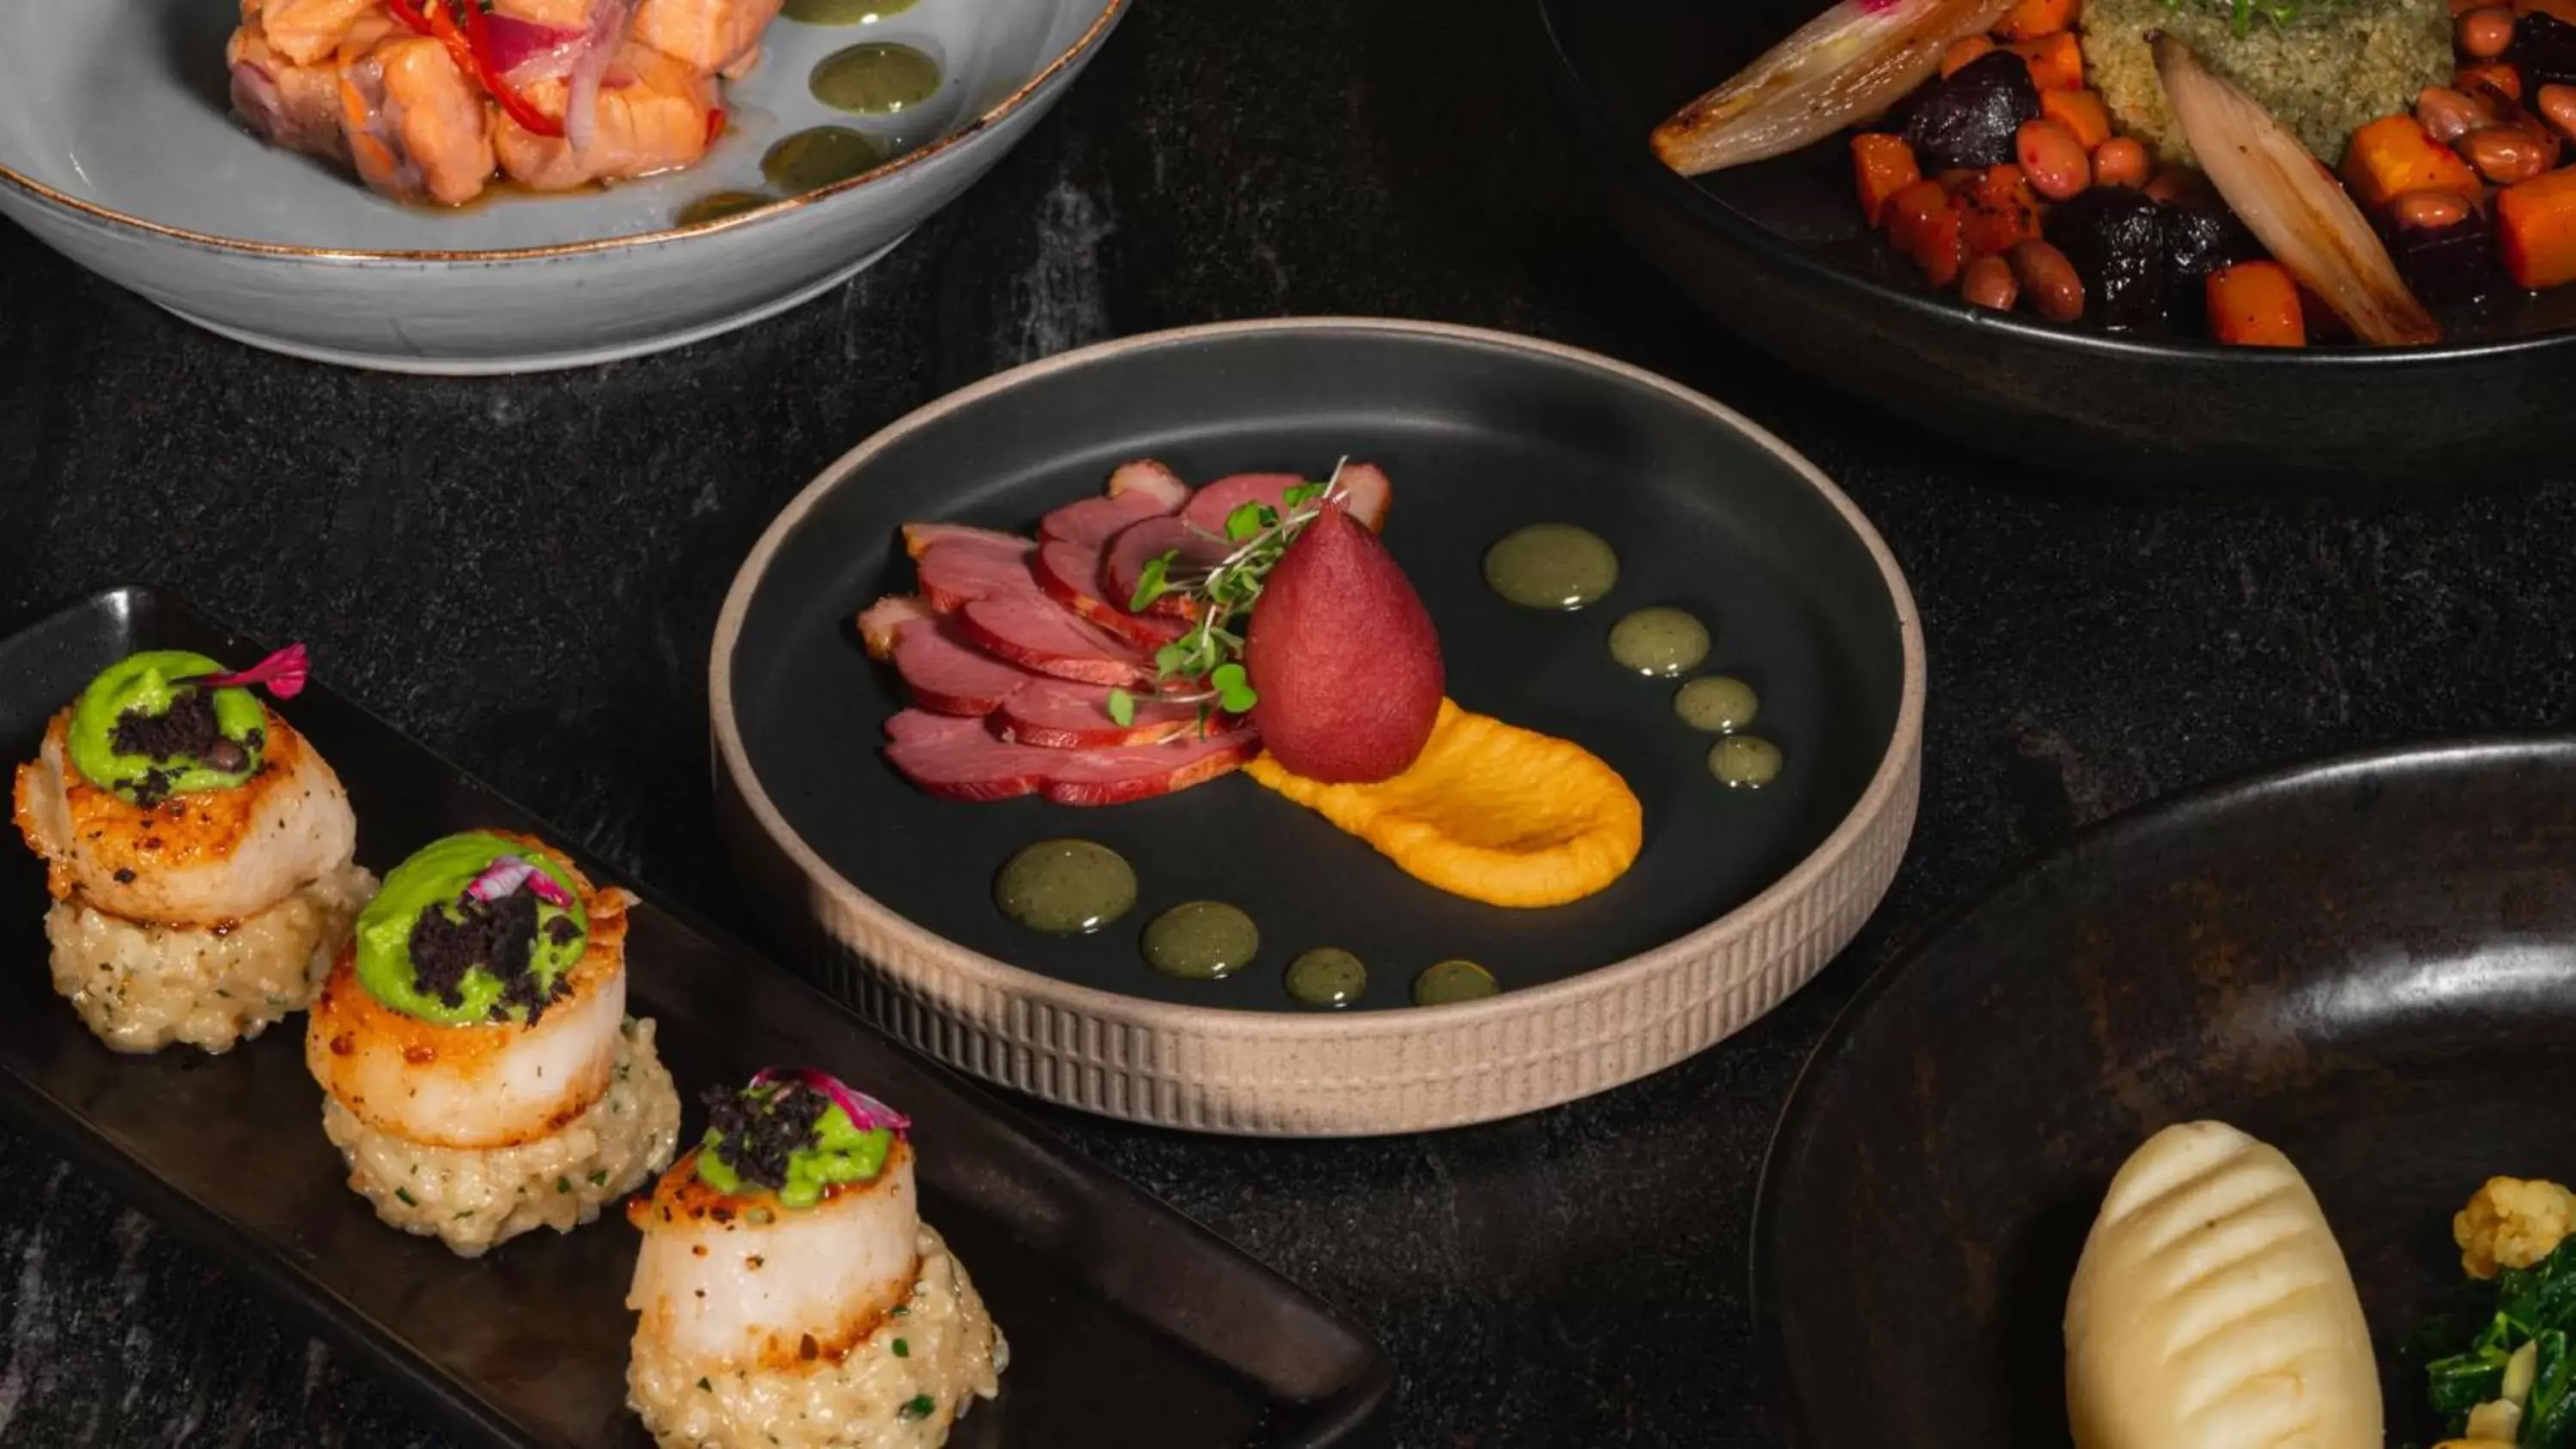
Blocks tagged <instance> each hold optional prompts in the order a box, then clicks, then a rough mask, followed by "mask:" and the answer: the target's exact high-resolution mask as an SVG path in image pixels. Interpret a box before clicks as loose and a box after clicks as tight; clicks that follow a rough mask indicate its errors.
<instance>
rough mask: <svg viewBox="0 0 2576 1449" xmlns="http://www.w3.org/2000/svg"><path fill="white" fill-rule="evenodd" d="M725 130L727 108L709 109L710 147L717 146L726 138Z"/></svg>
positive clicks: (711, 107)
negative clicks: (716, 144)
mask: <svg viewBox="0 0 2576 1449" xmlns="http://www.w3.org/2000/svg"><path fill="white" fill-rule="evenodd" d="M724 128H725V108H724V107H722V106H709V107H707V144H708V145H709V146H713V145H715V143H716V142H717V141H719V140H722V139H723V138H724Z"/></svg>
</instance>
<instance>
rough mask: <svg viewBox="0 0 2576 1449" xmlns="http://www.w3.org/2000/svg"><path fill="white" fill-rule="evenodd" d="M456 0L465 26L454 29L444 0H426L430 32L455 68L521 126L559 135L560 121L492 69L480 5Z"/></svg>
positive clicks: (533, 131) (534, 132)
mask: <svg viewBox="0 0 2576 1449" xmlns="http://www.w3.org/2000/svg"><path fill="white" fill-rule="evenodd" d="M458 3H459V4H460V5H461V6H462V7H463V8H464V11H465V27H466V28H465V29H463V30H459V29H457V27H456V21H455V19H454V18H453V17H451V16H450V15H449V14H448V13H447V4H446V0H429V33H430V34H432V35H434V36H436V37H438V43H439V44H441V45H444V46H446V47H447V54H448V56H449V57H450V58H451V59H453V60H454V61H455V62H456V68H457V69H458V70H461V71H463V72H464V73H465V74H466V75H467V76H469V77H471V78H472V79H473V80H474V82H475V84H477V85H480V86H481V87H483V89H484V90H485V92H487V93H488V94H490V96H491V97H492V99H494V100H496V101H498V102H500V103H501V109H502V110H504V111H507V112H509V113H510V119H511V120H514V121H516V122H518V123H519V125H520V127H521V128H522V129H524V130H526V131H528V132H529V133H530V134H532V135H538V136H560V135H562V134H563V133H564V128H563V122H561V121H559V120H556V119H555V118H554V117H552V116H549V115H547V114H546V113H545V112H543V111H541V110H538V109H537V108H536V107H535V106H533V105H530V104H529V103H528V98H527V97H526V96H523V95H521V94H519V93H518V92H517V91H516V90H513V89H512V88H511V86H510V83H509V82H508V81H506V80H503V79H502V78H501V76H500V74H499V72H497V71H495V70H493V69H492V62H491V60H490V58H489V57H490V55H491V51H492V41H491V33H490V26H489V24H488V23H487V22H486V21H485V20H484V18H483V7H482V6H480V5H477V4H475V3H474V0H458ZM469 32H470V33H469Z"/></svg>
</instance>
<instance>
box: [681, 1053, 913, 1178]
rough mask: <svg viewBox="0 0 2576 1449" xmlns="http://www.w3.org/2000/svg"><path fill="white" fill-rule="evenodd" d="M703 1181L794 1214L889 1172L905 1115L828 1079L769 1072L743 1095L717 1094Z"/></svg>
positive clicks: (710, 1109)
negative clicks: (771, 1197) (768, 1197)
mask: <svg viewBox="0 0 2576 1449" xmlns="http://www.w3.org/2000/svg"><path fill="white" fill-rule="evenodd" d="M702 1100H703V1101H705V1103H706V1105H707V1135H706V1139H705V1141H704V1142H703V1143H701V1144H700V1147H699V1151H698V1169H697V1171H698V1177H699V1179H700V1180H702V1181H704V1182H705V1183H706V1184H707V1185H708V1186H709V1187H712V1188H714V1189H715V1190H716V1191H718V1192H721V1193H726V1194H728V1195H732V1194H739V1193H743V1192H745V1191H755V1190H757V1191H767V1192H770V1193H773V1194H775V1195H776V1196H777V1198H778V1201H779V1202H780V1203H781V1204H782V1205H784V1206H786V1207H791V1208H809V1207H812V1206H814V1205H815V1204H816V1203H819V1202H821V1201H822V1200H823V1194H824V1192H825V1191H826V1190H827V1189H829V1188H832V1187H837V1186H839V1185H841V1184H844V1183H852V1182H866V1181H869V1180H871V1179H873V1178H874V1177H876V1175H877V1174H878V1173H880V1172H882V1171H884V1170H885V1163H886V1157H887V1154H889V1153H890V1152H892V1151H893V1149H894V1141H895V1138H896V1137H897V1136H898V1135H900V1134H901V1133H902V1132H904V1131H905V1130H907V1129H908V1128H909V1127H910V1126H911V1123H910V1121H909V1120H908V1119H906V1118H905V1117H904V1116H903V1114H901V1113H899V1112H896V1111H895V1110H894V1109H893V1108H891V1107H888V1106H886V1105H885V1104H884V1103H882V1102H879V1101H876V1100H875V1099H874V1098H871V1097H868V1096H866V1095H864V1094H862V1093H859V1092H854V1091H852V1090H850V1089H849V1088H848V1087H847V1086H844V1085H843V1084H842V1083H840V1082H839V1081H838V1080H836V1079H834V1078H832V1077H830V1076H827V1075H825V1074H824V1073H821V1072H809V1071H791V1072H781V1071H768V1072H762V1073H761V1074H760V1075H759V1076H757V1077H754V1078H753V1079H752V1081H751V1084H750V1085H749V1086H747V1087H743V1088H740V1089H729V1088H721V1087H719V1088H714V1089H712V1090H710V1091H708V1092H707V1094H706V1095H705V1097H704V1098H703V1099H702Z"/></svg>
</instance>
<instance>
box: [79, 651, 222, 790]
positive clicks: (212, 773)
mask: <svg viewBox="0 0 2576 1449" xmlns="http://www.w3.org/2000/svg"><path fill="white" fill-rule="evenodd" d="M228 677H230V676H227V675H226V674H225V673H224V667H223V666H222V665H221V664H218V663H216V662H215V661H214V660H212V659H210V658H208V657H206V656H205V655H203V654H191V653H187V652H184V651H181V650H167V649H165V650H153V651H149V652H145V653H141V654H134V655H129V656H127V657H126V658H124V659H122V660H119V661H118V662H117V663H115V664H113V665H110V666H109V667H108V668H107V669H106V670H104V671H102V672H101V673H100V674H99V676H98V677H97V678H96V679H93V680H91V681H90V682H89V685H88V687H86V688H84V689H83V690H82V691H81V694H80V698H79V699H78V700H77V701H75V702H74V703H73V705H72V717H71V722H70V726H69V729H68V731H67V734H68V739H67V741H66V743H67V744H68V746H69V752H70V755H71V764H72V768H74V769H75V770H78V771H79V772H80V774H81V776H82V777H83V778H84V779H86V780H88V781H89V782H90V783H91V784H93V785H96V786H97V787H99V788H100V789H102V790H106V791H108V792H110V793H112V794H114V795H116V796H117V797H119V798H120V799H123V800H124V801H126V803H128V804H131V805H140V806H142V807H144V808H145V809H150V808H152V807H154V806H156V805H159V804H160V803H161V802H162V801H163V800H165V799H167V798H169V797H170V796H172V795H186V794H194V793H196V792H198V791H201V790H230V789H235V788H237V787H239V786H241V785H243V784H246V783H248V782H249V780H250V778H251V777H252V776H253V775H256V774H258V773H259V768H260V763H261V760H262V758H263V756H264V754H265V752H266V749H267V745H268V730H267V720H268V711H267V709H266V708H265V707H264V706H262V705H261V704H260V702H259V699H258V697H257V696H256V695H253V694H252V693H251V692H250V691H249V690H247V689H240V688H229V687H221V686H217V685H215V684H214V683H213V681H215V680H219V679H224V678H228Z"/></svg>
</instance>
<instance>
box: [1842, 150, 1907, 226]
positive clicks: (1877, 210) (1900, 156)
mask: <svg viewBox="0 0 2576 1449" xmlns="http://www.w3.org/2000/svg"><path fill="white" fill-rule="evenodd" d="M1852 174H1853V178H1854V180H1855V181H1856V182H1857V183H1858V185H1859V187H1860V212H1861V215H1863V216H1865V217H1867V218H1869V224H1870V225H1871V226H1874V227H1875V226H1885V225H1887V201H1888V198H1889V197H1891V196H1894V195H1895V194H1896V193H1898V192H1900V191H1903V190H1904V189H1905V188H1907V187H1909V186H1911V185H1913V184H1914V183H1915V182H1917V181H1920V180H1922V179H1923V168H1922V167H1920V166H1917V165H1916V164H1915V163H1914V148H1913V147H1911V146H1908V145H1906V144H1905V138H1904V137H1902V136H1890V135H1887V134H1885V133H1883V132H1874V131H1864V132H1862V133H1861V134H1859V135H1857V136H1854V137H1852Z"/></svg>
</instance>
